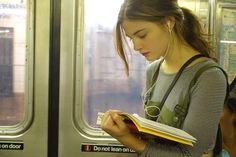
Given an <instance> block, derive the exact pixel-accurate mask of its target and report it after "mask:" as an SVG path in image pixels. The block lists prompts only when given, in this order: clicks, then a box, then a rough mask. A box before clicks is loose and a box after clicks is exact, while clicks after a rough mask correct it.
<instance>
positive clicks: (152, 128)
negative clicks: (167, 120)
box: [97, 113, 196, 146]
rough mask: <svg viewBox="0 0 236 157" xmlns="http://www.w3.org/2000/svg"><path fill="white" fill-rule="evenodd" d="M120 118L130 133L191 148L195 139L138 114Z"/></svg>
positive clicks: (124, 115) (99, 117)
mask: <svg viewBox="0 0 236 157" xmlns="http://www.w3.org/2000/svg"><path fill="white" fill-rule="evenodd" d="M102 115H103V113H98V118H97V124H98V125H99V124H100V122H101V119H102ZM121 116H123V117H124V121H125V122H126V123H127V125H128V126H129V127H130V129H131V131H132V132H139V133H144V134H149V135H153V136H158V137H161V138H164V139H167V140H171V141H175V142H179V143H182V144H187V145H190V146H193V143H195V142H196V138H194V137H193V136H191V135H190V134H188V133H187V132H185V131H184V130H181V129H178V128H175V127H172V126H169V125H165V124H161V123H158V122H156V121H152V120H149V119H146V118H143V117H141V116H139V115H138V114H132V115H131V114H128V113H122V114H121Z"/></svg>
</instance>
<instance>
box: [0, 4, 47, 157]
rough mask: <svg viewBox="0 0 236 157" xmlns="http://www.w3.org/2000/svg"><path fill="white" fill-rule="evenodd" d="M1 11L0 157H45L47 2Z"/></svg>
mask: <svg viewBox="0 0 236 157" xmlns="http://www.w3.org/2000/svg"><path fill="white" fill-rule="evenodd" d="M0 8H1V9H0V10H1V11H0V156H1V157H32V156H34V157H47V123H48V119H47V117H48V116H47V114H48V73H49V72H48V67H49V22H50V20H49V19H50V17H49V15H50V12H49V9H50V1H48V0H40V1H34V0H21V1H19V0H11V1H5V0H0ZM42 15H43V16H42Z"/></svg>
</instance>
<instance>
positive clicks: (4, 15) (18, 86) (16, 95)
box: [0, 0, 26, 126]
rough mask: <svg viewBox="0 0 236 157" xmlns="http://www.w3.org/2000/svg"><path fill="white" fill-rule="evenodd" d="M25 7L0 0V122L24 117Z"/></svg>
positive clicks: (1, 123)
mask: <svg viewBox="0 0 236 157" xmlns="http://www.w3.org/2000/svg"><path fill="white" fill-rule="evenodd" d="M25 30H26V6H25V2H23V1H14V0H12V1H10V2H9V1H4V0H0V125H1V126H11V125H15V124H17V123H19V122H21V121H22V119H23V116H24V92H25V90H24V87H25V82H24V80H25V45H26V43H25V42H26V41H25V34H26V32H25Z"/></svg>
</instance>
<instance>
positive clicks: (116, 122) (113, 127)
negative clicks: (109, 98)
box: [101, 110, 130, 139]
mask: <svg viewBox="0 0 236 157" xmlns="http://www.w3.org/2000/svg"><path fill="white" fill-rule="evenodd" d="M121 113H122V112H121V111H119V110H108V111H107V112H105V114H104V116H103V118H102V122H101V128H102V129H103V130H104V131H106V132H107V133H108V134H110V135H111V136H112V137H114V138H117V139H118V138H122V137H124V136H126V135H128V134H130V130H129V128H128V127H127V125H126V124H125V122H124V121H123V117H122V116H120V114H121Z"/></svg>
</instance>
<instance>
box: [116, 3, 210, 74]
mask: <svg viewBox="0 0 236 157" xmlns="http://www.w3.org/2000/svg"><path fill="white" fill-rule="evenodd" d="M167 17H174V18H175V21H176V22H175V27H174V31H175V33H176V34H177V36H178V37H179V39H180V40H182V41H184V42H186V43H188V44H189V45H190V46H191V47H193V48H194V49H195V50H197V51H198V52H200V53H202V54H204V55H205V56H206V57H210V56H211V54H212V52H213V49H212V47H211V43H210V42H208V39H210V37H209V36H208V35H206V34H204V33H203V30H202V27H201V24H200V22H199V20H198V18H197V17H196V16H195V15H194V14H193V13H192V12H191V11H190V10H189V9H186V8H181V7H179V6H178V3H177V0H124V3H123V4H122V6H121V8H120V12H119V16H118V21H117V24H116V29H115V31H116V34H115V36H116V43H115V44H116V48H117V53H118V55H119V56H120V57H121V59H122V60H123V62H124V65H125V69H126V73H127V75H128V74H129V64H128V60H127V55H126V53H125V45H126V42H125V34H124V30H123V28H122V26H121V23H122V22H123V20H124V19H130V20H135V19H136V20H145V21H153V22H159V23H161V24H164V23H165V22H166V18H167Z"/></svg>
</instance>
